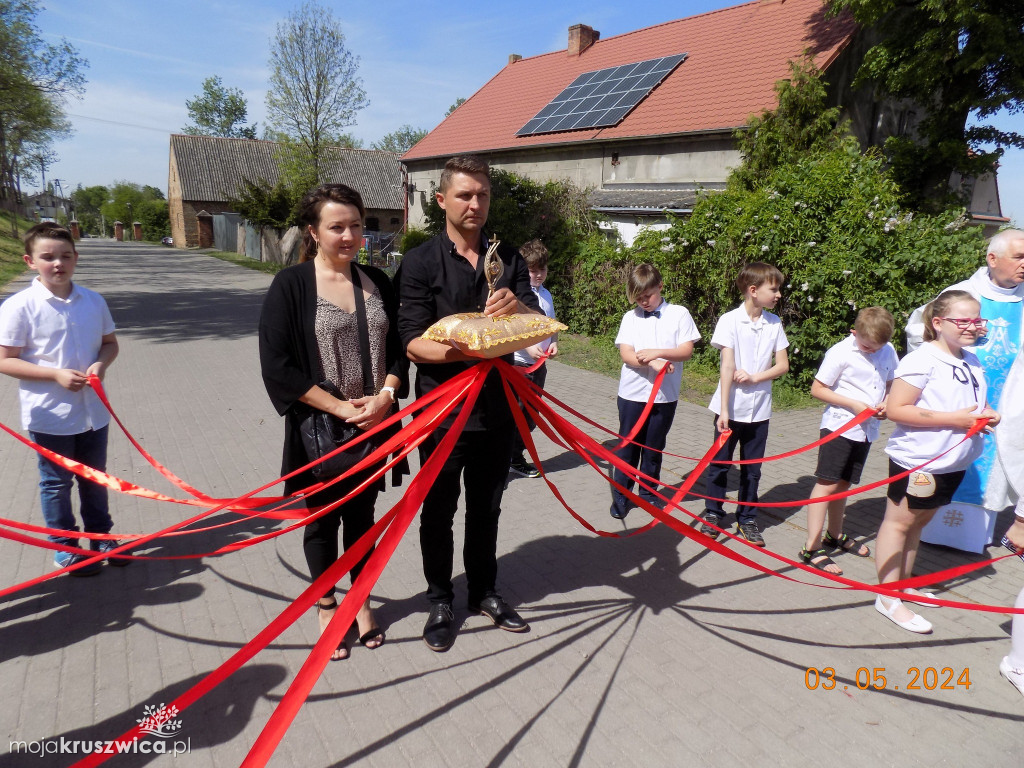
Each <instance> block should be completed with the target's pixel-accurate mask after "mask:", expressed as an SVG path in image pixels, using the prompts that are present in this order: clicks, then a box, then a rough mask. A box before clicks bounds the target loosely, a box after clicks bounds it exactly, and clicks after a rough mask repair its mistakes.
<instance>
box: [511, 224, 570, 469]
mask: <svg viewBox="0 0 1024 768" xmlns="http://www.w3.org/2000/svg"><path fill="white" fill-rule="evenodd" d="M519 255H520V256H522V257H523V261H525V262H526V268H527V269H528V270H529V271H530V289H531V290H532V291H533V292H534V294H535V295H536V296H537V301H539V302H540V310H541V312H543V313H544V314H545V315H547V316H548V317H550V318H554V316H555V302H554V300H553V299H552V298H551V291H549V290H548V289H547V288H545V287H544V281H545V280H547V279H548V249H547V248H546V247H545V246H544V243H542V242H541V241H540V240H531V241H530V242H528V243H524V244H523V245H522V246H520V248H519ZM545 352H546V353H548V354H549V355H550V356H551V357H554V356H555V355H557V354H558V334H557V333H556V334H555V335H554V336H549V337H548V338H546V339H542V340H541V341H538V342H537V343H536V344H534V345H533V346H531V347H527V348H526V349H520V350H519V351H517V352H516V353H515V361H514V362H515V365H516V366H517V367H522V368H530V367H532V366H533V365H534V364H535V363H536V362H537V360H538V359H539V358H540V356H541V355H543V354H544V353H545ZM526 377H527V378H528V379H529V380H530V381H532V382H533V383H534V384H536V385H537V386H538V387H540V388H541V389H544V382H545V381H547V378H548V365H547V362H543V363H541V364H540V368H538V369H537V370H535V371H534V372H533V373H528V374H526ZM524 416H526V424H527V425H528V426H529V427H530V431H531V432H532V431H533V428H534V427H535V426H536V425H535V424H534V423H533V419H531V418H530V416H529V414H524ZM525 450H526V446H525V445H523V437H522V435H520V434H519V432H518V431H517V432H516V434H515V438H514V444H513V450H512V462H511V465H510V467H511V469H512V471H513V472H517V473H518V474H520V475H522V476H523V477H540V472H539V471H538V470H537V468H536V467H535V466H533V464H531V463H530V462H529V461H527V460H526V454H525Z"/></svg>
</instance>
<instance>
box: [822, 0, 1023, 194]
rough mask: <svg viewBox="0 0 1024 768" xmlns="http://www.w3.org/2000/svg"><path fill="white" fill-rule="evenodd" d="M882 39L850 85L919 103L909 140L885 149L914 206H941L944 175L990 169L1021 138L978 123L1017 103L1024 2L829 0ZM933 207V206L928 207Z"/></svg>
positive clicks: (1015, 108)
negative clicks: (918, 116) (919, 115)
mask: <svg viewBox="0 0 1024 768" xmlns="http://www.w3.org/2000/svg"><path fill="white" fill-rule="evenodd" d="M829 2H830V4H831V6H832V8H833V10H834V11H842V10H848V11H850V12H851V13H852V14H853V16H854V18H855V19H856V20H857V21H858V22H859V23H860V24H862V25H864V26H866V27H872V28H873V31H874V32H877V36H878V37H879V38H880V39H879V41H878V42H877V44H875V45H874V46H872V47H871V48H870V49H869V50H868V52H867V54H866V55H865V57H864V62H863V64H862V65H861V68H860V70H859V72H858V75H857V81H856V82H855V85H860V84H865V83H870V84H873V85H874V86H875V87H876V88H877V89H878V91H879V92H880V93H881V94H884V95H888V96H891V97H894V98H896V99H907V100H910V101H912V102H914V103H916V104H918V105H920V106H921V107H923V112H924V115H923V118H922V119H921V122H920V124H919V125H917V126H916V127H915V128H914V133H915V134H916V136H902V137H894V138H892V139H890V140H889V141H888V142H887V143H886V152H887V154H888V155H889V156H890V158H891V160H892V164H893V171H894V174H895V177H896V179H897V181H898V182H899V184H900V186H901V187H903V189H904V190H905V191H906V192H907V193H908V194H910V195H911V199H912V202H914V203H915V204H918V205H919V204H921V202H922V201H926V200H932V201H940V204H941V201H942V200H943V198H944V197H945V196H947V195H948V182H949V177H950V173H951V172H952V171H954V170H956V171H960V172H961V173H963V174H964V175H967V176H977V175H979V174H981V173H985V172H987V171H991V170H992V167H993V161H994V160H996V159H997V158H998V157H999V155H1000V154H1001V150H1000V149H998V148H997V149H996V150H995V151H985V147H986V146H988V147H991V146H992V145H997V146H1013V147H1024V135H1022V134H1020V133H1018V132H1015V131H1001V130H998V129H997V128H996V127H995V126H993V125H991V124H990V123H986V120H987V119H988V118H991V117H992V116H993V115H995V114H996V113H997V112H999V111H1000V110H1001V109H1004V108H1005V109H1008V110H1009V111H1010V112H1011V113H1019V112H1020V111H1021V109H1022V99H1024V0H915V1H914V2H910V1H909V0H899V1H898V0H829ZM934 205H935V204H934V203H933V204H932V207H934Z"/></svg>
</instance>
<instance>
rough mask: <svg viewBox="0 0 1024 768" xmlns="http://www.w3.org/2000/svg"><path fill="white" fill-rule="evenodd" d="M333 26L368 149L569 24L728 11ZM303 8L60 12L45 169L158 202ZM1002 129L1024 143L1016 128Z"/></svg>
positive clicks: (254, 112)
mask: <svg viewBox="0 0 1024 768" xmlns="http://www.w3.org/2000/svg"><path fill="white" fill-rule="evenodd" d="M323 4H324V5H325V6H327V7H329V8H331V10H332V13H333V14H334V16H335V17H336V18H337V19H339V20H340V21H341V24H342V29H343V30H344V32H345V35H346V38H347V45H348V48H349V50H350V51H352V52H353V53H354V54H356V55H357V56H359V57H360V59H361V63H360V75H361V77H362V79H363V83H364V87H365V89H366V91H367V94H368V96H369V99H370V106H369V107H368V108H367V109H365V110H363V111H362V112H360V113H359V116H358V123H357V124H356V125H355V126H352V127H351V128H349V129H348V130H349V131H351V132H352V133H353V134H354V135H356V136H357V137H359V138H361V139H363V141H364V142H365V145H366V146H369V145H370V143H371V142H373V141H375V140H377V139H379V138H380V137H381V136H383V135H384V134H386V133H388V132H389V131H392V130H394V129H396V128H398V127H399V126H401V125H403V124H405V123H409V124H411V125H413V126H417V127H423V128H433V127H434V126H436V125H437V124H438V123H439V122H441V120H442V119H443V118H444V114H445V112H446V111H447V109H448V107H449V106H450V105H451V104H452V103H453V102H454V101H455V100H456V99H457V98H458V97H460V96H462V97H467V96H470V95H471V94H472V93H473V92H475V91H476V90H477V89H478V88H480V86H481V85H483V84H484V83H485V82H486V81H487V80H488V79H489V78H490V77H491V76H493V74H494V73H495V72H497V71H498V70H499V69H501V68H502V67H503V66H505V64H506V63H507V61H508V55H509V54H510V53H518V54H521V55H523V56H534V55H537V54H540V53H546V52H549V51H554V50H561V49H564V48H565V46H566V38H567V30H568V28H569V27H570V26H571V25H573V24H578V23H583V24H589V25H590V26H592V27H594V28H595V29H597V30H599V31H600V32H601V36H602V37H605V38H607V37H611V36H612V35H617V34H622V33H624V32H630V31H632V30H635V29H639V28H641V27H646V26H650V25H652V24H659V23H661V22H665V21H671V20H673V19H676V18H681V17H683V16H689V15H693V14H696V13H703V12H705V11H709V10H714V9H717V8H725V7H728V6H731V5H737V4H738V3H737V2H735V1H730V0H687V1H686V2H664V0H661V1H660V2H648V1H647V0H632V1H631V2H622V1H621V0H559V2H550V0H517V1H516V2H506V1H505V0H493V1H492V2H490V3H474V4H472V5H467V4H456V3H435V2H422V1H420V2H406V1H404V0H378V2H373V3H366V2H363V3H344V4H343V3H339V2H330V0H325V1H324V3H323ZM297 5H298V0H249V1H247V2H233V1H232V0H205V1H204V2H196V1H195V0H179V1H178V2H174V3H165V2H149V1H148V0H144V1H143V2H139V0H90V1H89V2H81V0H75V1H74V2H71V1H69V0H60V1H57V0H54V1H53V2H49V3H47V2H45V0H44V10H43V11H42V13H41V14H40V16H39V18H38V20H37V21H38V26H39V27H40V29H41V30H42V31H43V33H44V36H45V37H46V38H47V39H48V40H49V41H51V42H52V41H54V40H55V39H56V38H60V37H65V38H67V39H68V40H69V41H70V42H71V43H72V44H73V45H74V46H75V47H76V48H77V49H78V51H79V53H80V54H81V55H82V56H83V57H84V58H85V59H87V60H88V61H89V68H88V69H87V70H86V73H85V74H86V77H87V80H88V82H87V84H86V93H85V97H84V98H83V99H82V100H81V101H72V102H70V103H69V104H68V106H67V111H68V113H69V116H70V119H71V122H72V124H73V126H74V129H75V134H74V136H73V137H72V138H70V139H68V140H66V141H62V142H60V143H58V144H57V145H56V147H55V149H56V150H57V152H58V153H59V155H60V161H59V162H58V163H57V164H55V165H54V166H53V168H51V169H48V170H47V178H48V179H53V178H58V179H60V180H61V183H62V185H63V187H64V189H65V190H66V191H70V190H71V189H74V188H75V187H76V186H77V185H78V184H82V185H83V186H91V185H95V184H107V185H109V184H111V183H113V182H114V181H118V180H127V181H132V182H136V183H139V184H149V185H152V186H155V187H159V188H160V189H162V190H164V191H165V192H166V189H167V160H168V137H169V136H170V134H171V133H176V132H180V131H181V129H182V128H183V127H184V126H185V125H187V124H188V112H187V110H186V108H185V101H186V100H187V99H191V98H193V97H194V96H196V95H197V94H198V93H199V92H200V90H201V85H202V82H203V80H204V79H205V78H206V77H209V76H210V75H220V77H221V78H222V80H223V81H224V84H225V85H226V86H230V87H235V88H239V89H241V90H242V92H243V93H244V94H245V96H246V98H247V100H248V103H249V122H250V123H251V122H258V123H259V125H260V127H261V130H262V125H263V118H264V105H263V100H264V96H265V94H266V89H267V82H268V75H269V71H268V68H267V59H268V54H269V50H270V40H271V38H272V37H273V35H274V31H275V26H276V24H277V23H278V22H279V21H281V20H283V19H284V18H285V17H286V16H287V15H288V13H289V12H290V11H291V10H292V9H293V8H295V7H296V6H297ZM999 124H1000V125H1001V126H1003V127H1013V126H1015V129H1016V130H1018V131H1022V132H1024V117H1022V116H1020V115H1018V116H1014V117H1009V116H1006V117H1004V118H1002V119H1001V120H1000V121H999ZM999 184H1000V197H1001V201H1002V207H1003V213H1004V214H1005V215H1008V216H1011V217H1013V218H1014V219H1015V220H1016V221H1017V222H1018V223H1024V152H1022V151H1019V150H1018V151H1013V152H1008V153H1007V155H1006V156H1005V157H1004V159H1003V164H1002V167H1001V169H1000V174H999Z"/></svg>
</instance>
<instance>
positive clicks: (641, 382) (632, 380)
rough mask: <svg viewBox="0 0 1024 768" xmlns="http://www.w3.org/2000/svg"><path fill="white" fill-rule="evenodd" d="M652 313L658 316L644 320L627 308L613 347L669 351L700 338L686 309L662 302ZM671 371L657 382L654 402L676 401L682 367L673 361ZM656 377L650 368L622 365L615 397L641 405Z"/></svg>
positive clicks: (655, 373) (640, 313)
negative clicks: (623, 346) (659, 384)
mask: <svg viewBox="0 0 1024 768" xmlns="http://www.w3.org/2000/svg"><path fill="white" fill-rule="evenodd" d="M655 312H657V313H659V315H660V316H655V315H652V316H651V317H644V311H643V310H642V309H640V307H636V308H634V309H631V310H630V311H629V312H627V313H626V314H624V315H623V316H622V322H621V323H619V332H618V334H616V336H615V346H618V345H620V344H628V345H629V346H631V347H633V349H635V350H641V349H671V348H673V347H678V346H679V345H680V344H683V343H685V342H687V341H697V340H698V339H700V332H699V331H698V330H697V326H696V325H694V323H693V318H692V317H690V312H689V310H688V309H687V308H686V307H683V306H681V305H679V304H669V303H668V302H667V301H662V302H661V306H659V307H658V308H657V309H656V310H655ZM672 365H673V366H674V368H675V370H674V371H673V372H672V373H666V374H665V378H664V379H662V381H661V388H660V389H659V390H658V394H657V395H655V396H654V402H656V403H674V402H676V401H677V400H678V399H679V387H680V386H681V385H682V383H683V364H682V363H681V362H674V363H673V364H672ZM657 375H658V372H657V371H655V370H654V369H653V368H651V366H649V365H645V366H642V367H640V368H633V367H632V366H629V365H626V364H625V363H623V364H622V371H621V373H620V375H619V397H621V398H622V399H623V400H633V401H636V402H641V403H645V402H647V399H648V398H649V397H650V396H651V387H653V386H654V378H655V377H656V376H657Z"/></svg>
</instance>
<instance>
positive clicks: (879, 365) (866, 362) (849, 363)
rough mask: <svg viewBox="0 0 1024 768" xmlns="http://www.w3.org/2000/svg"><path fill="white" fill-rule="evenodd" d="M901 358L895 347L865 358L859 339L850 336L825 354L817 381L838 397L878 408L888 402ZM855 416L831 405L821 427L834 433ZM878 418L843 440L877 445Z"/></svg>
mask: <svg viewBox="0 0 1024 768" xmlns="http://www.w3.org/2000/svg"><path fill="white" fill-rule="evenodd" d="M898 364H899V357H898V356H897V355H896V350H895V348H893V346H892V344H888V343H887V344H886V345H885V346H884V347H881V348H880V349H879V350H878V351H877V352H873V353H872V354H870V355H866V354H864V353H863V352H861V350H860V348H859V347H858V346H857V337H856V336H854V335H853V334H850V335H849V336H847V337H846V338H845V339H843V340H842V341H840V342H839V343H838V344H834V345H832V347H831V348H830V349H829V350H828V352H826V353H825V359H824V360H822V361H821V367H820V368H818V373H817V374H815V376H814V378H816V379H817V380H818V381H820V382H821V383H822V384H824V385H825V386H826V387H828V388H829V389H831V390H832V391H833V392H835V393H836V394H838V395H842V396H843V397H849V398H852V399H854V400H860V401H861V402H862V403H864V404H866V405H869V406H871V405H878V404H879V403H881V402H882V401H883V400H884V399H885V387H886V384H888V383H889V382H890V381H892V379H893V375H894V373H895V372H896V366H897V365H898ZM855 415H856V414H854V413H853V412H851V411H850V410H848V409H847V408H841V407H840V406H838V405H829V406H828V407H826V408H825V413H824V414H823V415H822V417H821V428H822V429H827V430H830V431H832V432H835V431H836V430H837V429H839V428H840V427H841V426H843V425H844V424H845V423H846V422H848V421H849V420H850V419H852V418H853V417H854V416H855ZM878 428H879V420H878V419H868V420H867V421H866V422H864V424H862V425H860V426H857V427H854V428H853V429H850V430H847V431H846V432H844V433H843V437H845V438H848V439H850V440H854V441H856V442H860V443H863V442H865V441H866V442H869V443H871V442H874V441H875V440H877V439H878Z"/></svg>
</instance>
